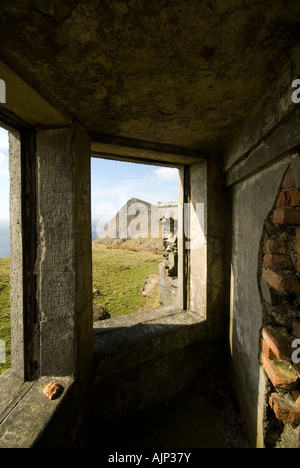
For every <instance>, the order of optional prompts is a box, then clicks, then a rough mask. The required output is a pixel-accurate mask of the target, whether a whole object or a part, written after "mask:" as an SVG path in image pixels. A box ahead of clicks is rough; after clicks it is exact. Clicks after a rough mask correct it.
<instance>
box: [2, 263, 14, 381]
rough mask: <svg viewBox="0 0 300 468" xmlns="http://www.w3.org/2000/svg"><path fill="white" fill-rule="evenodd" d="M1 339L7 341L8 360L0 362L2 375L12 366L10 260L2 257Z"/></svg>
mask: <svg viewBox="0 0 300 468" xmlns="http://www.w3.org/2000/svg"><path fill="white" fill-rule="evenodd" d="M0 340H3V341H4V343H5V351H6V362H5V363H4V364H1V363H0V375H1V374H2V373H3V372H4V371H5V370H6V369H9V368H10V367H11V332H10V262H9V258H0Z"/></svg>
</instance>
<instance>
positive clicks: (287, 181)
mask: <svg viewBox="0 0 300 468" xmlns="http://www.w3.org/2000/svg"><path fill="white" fill-rule="evenodd" d="M282 187H283V188H286V189H288V188H294V187H296V184H295V182H294V179H293V176H292V173H291V171H287V173H286V175H285V178H284V180H283V184H282Z"/></svg>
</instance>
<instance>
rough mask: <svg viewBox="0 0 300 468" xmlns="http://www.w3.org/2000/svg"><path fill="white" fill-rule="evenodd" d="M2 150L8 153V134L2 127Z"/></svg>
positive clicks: (0, 130) (0, 129) (0, 143)
mask: <svg viewBox="0 0 300 468" xmlns="http://www.w3.org/2000/svg"><path fill="white" fill-rule="evenodd" d="M0 150H1V151H2V152H8V132H7V131H6V130H4V129H3V128H1V127H0Z"/></svg>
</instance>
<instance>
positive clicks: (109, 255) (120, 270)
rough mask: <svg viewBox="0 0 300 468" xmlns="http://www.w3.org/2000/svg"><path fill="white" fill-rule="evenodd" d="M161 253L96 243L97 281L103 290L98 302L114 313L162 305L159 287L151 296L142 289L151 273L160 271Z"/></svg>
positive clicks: (94, 247) (96, 298)
mask: <svg viewBox="0 0 300 468" xmlns="http://www.w3.org/2000/svg"><path fill="white" fill-rule="evenodd" d="M161 259H162V257H161V255H157V254H155V253H152V252H149V251H142V252H139V251H136V252H135V251H130V250H119V249H109V248H106V247H105V246H102V245H101V244H94V245H93V283H94V289H95V290H98V291H99V294H97V295H95V297H94V304H97V305H101V306H102V307H105V308H106V309H107V310H108V312H109V313H110V315H111V317H112V318H113V317H120V316H122V315H128V314H132V313H135V312H138V311H140V310H146V309H152V308H155V307H159V299H158V288H157V290H156V291H155V293H154V294H153V295H151V296H150V297H147V298H145V297H143V296H142V295H141V294H140V290H141V288H142V286H143V284H144V281H145V278H146V276H147V275H148V274H152V273H156V274H158V265H159V263H160V262H161Z"/></svg>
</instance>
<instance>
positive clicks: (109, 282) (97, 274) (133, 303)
mask: <svg viewBox="0 0 300 468" xmlns="http://www.w3.org/2000/svg"><path fill="white" fill-rule="evenodd" d="M161 258H162V257H161V255H157V254H156V253H153V252H148V251H134V250H120V249H116V248H111V247H106V246H103V245H101V244H93V287H94V304H95V305H101V306H102V307H104V308H105V309H107V310H108V312H109V313H110V315H111V317H119V316H121V315H128V314H132V313H135V312H138V311H140V310H147V309H152V308H155V307H159V299H158V288H157V289H156V290H155V291H154V292H153V294H151V296H149V297H143V296H142V295H141V294H140V290H141V288H142V287H143V284H144V281H145V278H146V276H147V275H148V274H151V273H156V274H158V265H159V263H160V262H161ZM9 275H10V262H9V258H0V340H3V341H4V342H5V345H6V363H5V364H1V363H0V375H1V374H2V373H3V372H4V371H5V370H6V369H8V368H9V367H10V366H11V354H10V351H11V332H10V280H9Z"/></svg>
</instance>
